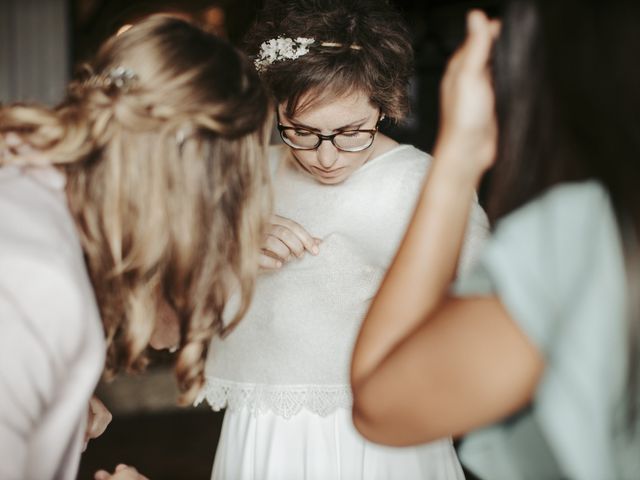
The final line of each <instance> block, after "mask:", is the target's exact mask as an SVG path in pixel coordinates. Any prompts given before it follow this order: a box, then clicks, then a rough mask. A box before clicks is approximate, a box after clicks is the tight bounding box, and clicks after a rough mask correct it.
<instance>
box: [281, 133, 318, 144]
mask: <svg viewBox="0 0 640 480" xmlns="http://www.w3.org/2000/svg"><path fill="white" fill-rule="evenodd" d="M281 135H282V139H283V140H284V141H285V142H286V143H287V144H288V145H290V146H292V147H294V148H315V147H316V145H317V144H318V141H319V140H320V139H319V137H318V136H317V135H316V134H315V133H312V132H309V131H307V130H289V129H287V130H282V132H281Z"/></svg>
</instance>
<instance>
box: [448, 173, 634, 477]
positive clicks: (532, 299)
mask: <svg viewBox="0 0 640 480" xmlns="http://www.w3.org/2000/svg"><path fill="white" fill-rule="evenodd" d="M626 284H627V283H626V273H625V268H624V255H623V253H622V246H621V239H620V234H619V230H618V226H617V223H616V219H615V215H614V213H613V210H612V207H611V203H610V201H609V197H608V194H607V193H606V191H605V190H604V189H603V188H602V186H601V185H600V184H598V183H596V182H593V181H591V182H584V183H573V184H563V185H559V186H557V187H555V188H553V189H551V190H549V191H548V192H547V193H545V194H544V195H542V196H541V197H539V198H537V199H536V200H534V201H532V202H530V203H528V204H527V205H525V206H524V207H522V208H520V209H519V210H517V211H515V212H513V213H512V214H510V215H508V216H507V217H505V218H504V219H503V220H502V221H500V222H499V223H498V225H497V228H496V231H495V235H494V236H493V237H492V239H491V240H490V241H489V242H488V243H487V246H486V249H485V251H484V253H483V255H482V257H481V259H480V261H479V262H478V265H477V266H476V268H475V269H474V270H473V271H472V272H471V273H470V274H469V275H468V276H466V277H465V278H463V279H461V280H460V281H458V283H457V284H456V286H455V292H456V294H458V295H462V296H474V295H487V294H495V295H497V296H498V297H499V299H500V301H501V302H502V303H503V305H504V306H505V308H506V309H507V311H508V312H509V313H510V315H511V317H512V318H513V320H514V321H515V322H516V323H517V324H518V326H519V327H520V328H521V329H522V331H523V332H524V333H525V334H526V335H527V336H528V338H529V340H530V341H531V342H532V343H533V344H534V345H535V346H536V347H537V348H538V350H539V351H540V352H541V353H542V354H543V355H544V358H545V371H544V375H543V378H542V380H541V381H540V383H539V385H538V387H537V390H536V392H535V396H534V399H533V401H532V404H531V406H530V407H528V408H527V409H525V410H524V411H521V412H519V413H518V414H517V415H514V416H512V417H511V418H509V419H507V420H505V421H503V422H501V423H499V424H496V425H492V426H489V427H486V428H484V429H482V430H479V431H476V432H474V433H472V434H470V435H468V436H467V438H466V439H465V441H464V442H463V444H462V448H461V452H460V456H461V459H462V462H463V463H464V464H465V465H466V466H468V467H469V468H470V469H471V470H472V471H474V472H475V473H476V474H478V475H479V476H480V477H481V478H486V479H490V480H502V479H504V480H519V479H531V480H543V479H560V478H569V479H593V480H609V479H630V480H631V479H634V480H637V479H640V438H639V437H640V436H639V435H635V438H633V437H632V436H630V435H628V434H627V433H625V427H626V423H627V420H626V416H625V412H626V408H625V399H626V381H627V355H628V346H627V328H628V326H627V325H628V321H627V297H626Z"/></svg>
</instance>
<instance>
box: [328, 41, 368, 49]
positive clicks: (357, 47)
mask: <svg viewBox="0 0 640 480" xmlns="http://www.w3.org/2000/svg"><path fill="white" fill-rule="evenodd" d="M320 46H321V47H330V48H341V47H342V46H343V44H342V43H338V42H322V43H321V44H320ZM349 48H350V49H351V50H362V47H361V46H360V45H356V44H355V43H352V44H351V45H349Z"/></svg>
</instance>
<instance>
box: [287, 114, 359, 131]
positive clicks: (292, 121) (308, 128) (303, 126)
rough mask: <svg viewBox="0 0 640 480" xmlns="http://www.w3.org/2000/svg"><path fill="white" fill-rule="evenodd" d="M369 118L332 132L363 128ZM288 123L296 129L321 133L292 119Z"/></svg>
mask: <svg viewBox="0 0 640 480" xmlns="http://www.w3.org/2000/svg"><path fill="white" fill-rule="evenodd" d="M369 118H370V117H364V118H361V119H359V120H355V121H353V122H351V123H348V124H347V125H343V126H342V127H338V128H334V129H333V130H332V131H333V132H339V131H341V130H353V129H355V128H358V127H361V126H362V125H364V124H365V123H366V121H367V120H369ZM288 121H289V123H290V124H291V125H293V126H294V127H296V128H301V129H304V130H309V131H312V132H318V133H320V129H318V128H313V127H310V126H309V125H304V124H302V123H298V122H296V121H294V120H291V119H290V118H289V119H288Z"/></svg>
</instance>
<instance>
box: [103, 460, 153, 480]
mask: <svg viewBox="0 0 640 480" xmlns="http://www.w3.org/2000/svg"><path fill="white" fill-rule="evenodd" d="M93 478H94V480H149V479H148V478H147V477H145V476H144V475H142V474H140V473H138V470H136V469H135V468H134V467H130V466H128V465H125V464H122V463H121V464H120V465H118V466H117V467H116V469H115V471H114V473H113V475H112V474H110V473H109V472H107V471H106V470H99V471H97V472H96V473H95V474H94V475H93Z"/></svg>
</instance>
